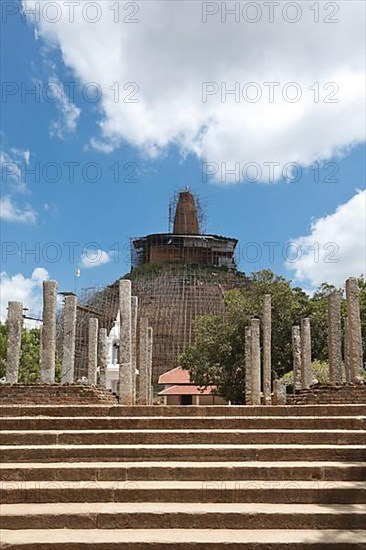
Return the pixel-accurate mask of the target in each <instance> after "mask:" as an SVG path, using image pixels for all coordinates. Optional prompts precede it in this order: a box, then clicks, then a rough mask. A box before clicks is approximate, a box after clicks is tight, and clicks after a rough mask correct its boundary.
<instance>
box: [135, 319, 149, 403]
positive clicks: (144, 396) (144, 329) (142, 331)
mask: <svg viewBox="0 0 366 550" xmlns="http://www.w3.org/2000/svg"><path fill="white" fill-rule="evenodd" d="M148 331H149V322H148V319H147V318H146V317H142V318H141V319H140V326H139V372H140V376H139V396H138V402H139V405H148V404H149V393H148V371H149V336H148Z"/></svg>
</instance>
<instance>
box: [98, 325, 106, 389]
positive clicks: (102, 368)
mask: <svg viewBox="0 0 366 550" xmlns="http://www.w3.org/2000/svg"><path fill="white" fill-rule="evenodd" d="M107 339H108V332H107V329H106V328H100V329H99V331H98V367H99V385H100V386H101V387H102V388H106V386H107V380H106V371H107V363H108V358H107V347H108V346H107V341H108V340H107Z"/></svg>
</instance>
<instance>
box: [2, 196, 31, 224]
mask: <svg viewBox="0 0 366 550" xmlns="http://www.w3.org/2000/svg"><path fill="white" fill-rule="evenodd" d="M0 219H2V220H3V221H5V222H16V223H35V221H36V219H37V212H36V211H35V210H33V208H32V207H31V206H29V205H28V204H27V205H26V206H25V207H24V208H23V209H22V208H20V207H19V206H17V205H16V204H15V203H14V202H13V201H12V199H11V197H10V196H5V197H1V199H0Z"/></svg>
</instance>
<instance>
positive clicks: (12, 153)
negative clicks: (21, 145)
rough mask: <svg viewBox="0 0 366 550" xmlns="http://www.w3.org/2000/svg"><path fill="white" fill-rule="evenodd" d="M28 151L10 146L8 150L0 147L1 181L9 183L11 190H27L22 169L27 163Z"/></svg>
mask: <svg viewBox="0 0 366 550" xmlns="http://www.w3.org/2000/svg"><path fill="white" fill-rule="evenodd" d="M29 161H30V151H29V150H28V149H25V150H21V149H17V148H16V147H12V148H11V149H10V150H8V151H7V150H5V149H4V148H3V147H2V148H1V149H0V166H1V181H2V183H3V184H7V185H9V187H11V189H12V190H13V191H17V192H25V191H26V190H27V188H26V184H25V181H23V180H24V178H23V177H22V170H23V168H24V167H25V166H28V165H29Z"/></svg>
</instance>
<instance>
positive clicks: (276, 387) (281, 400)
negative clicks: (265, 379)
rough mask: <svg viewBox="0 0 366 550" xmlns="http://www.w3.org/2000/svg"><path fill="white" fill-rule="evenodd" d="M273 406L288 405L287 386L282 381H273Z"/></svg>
mask: <svg viewBox="0 0 366 550" xmlns="http://www.w3.org/2000/svg"><path fill="white" fill-rule="evenodd" d="M273 405H286V386H285V384H284V383H283V382H281V380H274V381H273Z"/></svg>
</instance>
